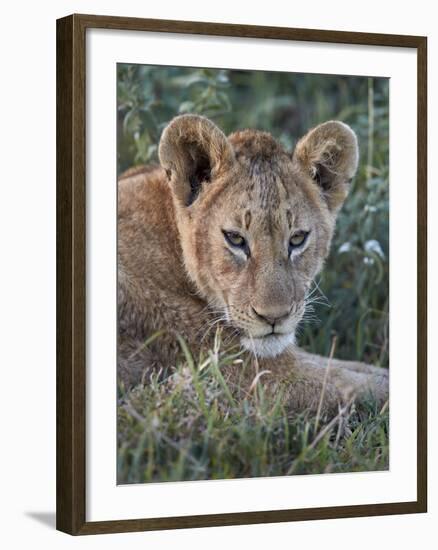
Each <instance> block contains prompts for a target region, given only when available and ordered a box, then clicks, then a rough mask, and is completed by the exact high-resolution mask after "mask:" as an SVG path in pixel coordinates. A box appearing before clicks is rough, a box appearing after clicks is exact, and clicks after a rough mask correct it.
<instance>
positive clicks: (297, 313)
mask: <svg viewBox="0 0 438 550" xmlns="http://www.w3.org/2000/svg"><path fill="white" fill-rule="evenodd" d="M256 308H257V309H256ZM239 313H240V314H237V315H236V316H233V317H234V319H233V321H234V323H235V324H236V325H237V326H238V327H239V328H241V329H243V331H244V334H243V335H242V337H241V344H242V345H243V347H245V348H246V349H248V350H249V351H252V352H253V353H255V354H256V355H258V356H259V357H275V356H277V355H279V354H280V353H282V352H283V351H284V350H285V349H286V348H288V347H290V346H292V345H294V343H295V330H296V328H297V325H298V323H299V322H300V320H301V318H302V316H303V314H304V304H301V303H294V304H293V305H292V306H286V307H285V306H283V305H279V306H275V305H267V306H264V307H261V306H260V305H257V304H256V305H255V307H254V305H251V306H250V308H249V311H247V312H246V314H245V315H242V312H239Z"/></svg>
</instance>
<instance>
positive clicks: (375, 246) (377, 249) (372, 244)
mask: <svg viewBox="0 0 438 550" xmlns="http://www.w3.org/2000/svg"><path fill="white" fill-rule="evenodd" d="M364 248H365V252H374V254H377V255H378V256H380V257H381V258H382V260H383V259H385V254H384V253H383V250H382V247H381V246H380V243H379V241H376V240H375V239H371V240H370V241H367V242H366V243H365V246H364Z"/></svg>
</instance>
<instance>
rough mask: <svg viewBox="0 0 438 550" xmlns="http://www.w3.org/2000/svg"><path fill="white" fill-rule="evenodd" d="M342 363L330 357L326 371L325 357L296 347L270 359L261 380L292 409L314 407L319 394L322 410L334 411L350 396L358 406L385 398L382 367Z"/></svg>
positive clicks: (382, 401) (381, 401)
mask: <svg viewBox="0 0 438 550" xmlns="http://www.w3.org/2000/svg"><path fill="white" fill-rule="evenodd" d="M345 363H348V362H346V361H338V360H336V359H333V360H332V361H331V362H330V366H329V370H328V371H327V365H328V358H324V357H321V356H318V355H311V354H309V353H305V352H302V351H301V350H297V351H296V352H295V351H294V353H293V355H285V356H282V357H280V358H278V359H277V360H271V365H270V367H271V375H270V376H269V379H270V380H267V379H265V380H266V382H267V383H268V385H269V387H270V390H271V391H273V392H278V391H281V392H282V393H283V394H284V398H285V402H287V403H288V405H290V407H291V408H292V409H294V410H301V409H306V408H307V409H311V410H316V409H317V408H318V405H319V402H320V400H321V395H322V394H323V409H324V410H326V411H337V409H338V405H342V404H345V403H347V402H348V401H349V400H350V399H354V400H355V402H356V403H357V404H359V405H360V404H361V403H364V402H365V401H368V400H370V399H373V400H375V401H376V402H377V403H378V404H379V405H383V404H384V403H385V402H386V400H387V399H388V375H387V371H386V369H379V368H377V367H370V368H367V367H368V365H363V364H361V363H356V364H353V365H351V366H352V367H353V368H348V367H346V366H345ZM265 368H269V366H268V365H266V366H265Z"/></svg>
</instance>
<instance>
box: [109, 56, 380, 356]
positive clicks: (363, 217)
mask: <svg viewBox="0 0 438 550" xmlns="http://www.w3.org/2000/svg"><path fill="white" fill-rule="evenodd" d="M117 72H118V74H117V77H118V78H117V100H118V105H117V108H118V113H117V116H118V158H117V166H118V172H119V174H120V173H122V172H123V171H124V170H126V169H127V168H130V167H132V166H135V165H139V164H147V163H149V162H157V161H158V159H157V146H158V142H159V139H160V135H161V131H162V130H163V128H164V127H165V126H166V124H167V123H168V122H169V121H170V120H171V119H172V117H174V116H175V115H177V114H181V113H199V114H202V115H205V116H207V117H209V118H211V119H212V120H213V121H214V122H215V123H216V124H217V125H218V126H219V127H220V128H222V130H223V131H224V132H225V133H226V134H228V133H231V132H233V131H235V130H237V129H242V128H257V129H261V130H266V131H269V132H271V133H272V134H273V135H274V136H275V137H276V138H277V139H279V140H280V141H281V142H282V144H283V145H284V146H285V147H286V148H287V149H288V150H290V151H292V150H293V147H294V144H295V143H296V141H297V140H298V139H299V138H300V137H301V136H302V135H303V134H304V133H305V132H306V131H307V130H308V129H310V128H311V127H313V126H315V125H316V124H319V123H320V122H324V121H326V120H330V119H338V120H342V121H343V122H346V123H347V124H349V125H350V126H351V127H352V128H353V129H354V130H355V131H356V133H357V135H358V138H359V146H360V165H359V170H358V174H357V176H356V178H355V180H354V182H353V185H352V189H351V193H350V195H349V197H348V198H347V201H346V203H345V205H344V207H343V209H342V211H341V213H340V215H339V218H338V222H337V229H336V234H335V237H334V239H333V244H332V251H331V254H330V257H329V259H328V261H327V262H326V265H325V268H324V269H323V271H322V273H321V275H320V276H318V280H317V282H318V284H319V287H320V289H321V291H322V292H323V293H324V295H325V296H326V297H327V301H328V303H329V305H327V306H326V305H318V306H316V310H315V313H316V316H317V317H318V318H319V321H315V322H313V323H311V324H307V325H305V326H303V328H302V332H301V336H300V343H301V345H303V346H304V347H305V348H306V349H308V350H309V351H312V352H315V353H320V354H323V355H328V353H329V350H330V345H331V341H332V337H333V335H334V334H336V335H337V344H336V346H337V347H336V352H335V354H336V356H337V357H339V358H345V359H358V360H362V361H366V362H369V363H373V364H376V365H381V366H387V365H388V345H389V342H388V334H389V332H388V329H389V327H388V304H389V287H388V274H389V262H388V259H389V250H388V246H389V238H388V237H389V208H388V207H389V203H388V201H389V187H388V169H389V80H388V79H384V78H367V77H357V76H332V75H329V76H327V75H312V74H294V73H273V72H264V71H242V70H227V69H224V70H216V69H196V68H179V67H155V66H145V65H128V64H118V66H117Z"/></svg>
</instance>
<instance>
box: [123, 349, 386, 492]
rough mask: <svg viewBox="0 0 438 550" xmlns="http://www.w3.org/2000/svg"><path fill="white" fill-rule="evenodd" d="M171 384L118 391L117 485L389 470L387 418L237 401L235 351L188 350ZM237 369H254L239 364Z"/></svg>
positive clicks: (160, 381)
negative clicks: (232, 370) (231, 376)
mask: <svg viewBox="0 0 438 550" xmlns="http://www.w3.org/2000/svg"><path fill="white" fill-rule="evenodd" d="M180 344H181V347H182V349H183V353H182V359H181V363H180V364H179V365H178V367H177V368H175V369H174V370H173V371H172V372H171V373H170V374H169V375H168V376H165V377H164V378H163V377H160V376H159V374H158V373H153V374H151V375H150V377H149V379H148V380H145V384H144V385H140V386H138V387H137V388H135V389H133V390H131V391H130V392H123V391H121V392H120V398H119V405H118V439H119V447H118V448H119V454H118V483H145V482H160V481H180V480H205V479H231V478H243V477H262V476H263V477H269V476H282V475H292V474H322V473H336V472H359V471H375V470H385V469H387V468H388V463H389V437H388V432H389V416H388V411H387V410H378V409H377V408H376V405H375V404H374V403H372V402H369V403H367V404H365V406H364V407H362V408H361V410H360V411H358V410H357V409H356V408H355V405H354V404H349V405H347V406H346V407H344V409H342V410H341V411H340V413H339V414H338V415H336V416H335V417H332V418H329V417H324V416H323V417H322V418H321V419H319V421H316V419H315V415H314V414H311V413H310V412H309V411H303V412H301V413H300V414H292V413H290V412H289V411H287V410H286V409H285V408H284V406H283V405H282V404H281V400H280V396H278V399H277V400H276V401H275V402H272V399H271V400H269V399H266V398H265V395H264V391H263V384H262V383H259V382H256V383H255V384H254V390H253V392H252V395H246V396H244V397H243V398H239V399H235V397H234V396H236V395H239V393H240V388H239V387H236V386H234V387H233V386H231V385H230V383H229V381H228V380H227V378H226V374H224V371H226V367H227V366H229V365H230V363H232V362H236V361H237V362H239V361H241V359H240V358H239V353H238V352H237V353H236V350H220V349H215V350H213V351H210V352H209V353H208V354H207V355H204V356H201V357H199V358H198V360H196V361H195V360H194V359H193V358H192V357H191V355H190V352H189V351H188V350H187V348H186V347H185V344H184V343H183V342H182V341H180ZM239 368H241V369H242V372H243V370H244V369H247V368H251V365H249V364H245V363H243V362H241V364H240V365H239Z"/></svg>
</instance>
